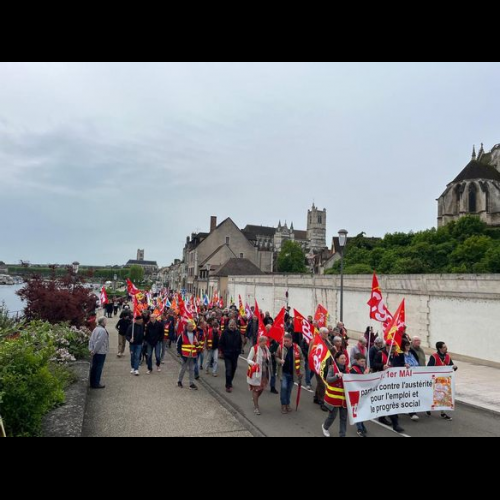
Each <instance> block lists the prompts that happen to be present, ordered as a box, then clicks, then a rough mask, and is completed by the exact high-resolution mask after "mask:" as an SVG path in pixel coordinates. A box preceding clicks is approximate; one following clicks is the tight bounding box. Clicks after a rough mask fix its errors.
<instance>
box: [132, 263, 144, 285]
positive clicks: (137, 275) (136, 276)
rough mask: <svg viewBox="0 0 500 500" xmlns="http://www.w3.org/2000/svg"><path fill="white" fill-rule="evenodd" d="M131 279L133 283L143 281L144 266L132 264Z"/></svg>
mask: <svg viewBox="0 0 500 500" xmlns="http://www.w3.org/2000/svg"><path fill="white" fill-rule="evenodd" d="M130 279H131V281H132V282H133V283H142V282H143V281H144V268H143V267H141V266H132V267H131V268H130Z"/></svg>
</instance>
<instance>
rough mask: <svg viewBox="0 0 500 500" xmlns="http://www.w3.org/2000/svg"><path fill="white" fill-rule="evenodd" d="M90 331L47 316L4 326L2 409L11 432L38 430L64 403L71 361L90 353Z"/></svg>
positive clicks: (22, 433)
mask: <svg viewBox="0 0 500 500" xmlns="http://www.w3.org/2000/svg"><path fill="white" fill-rule="evenodd" d="M89 338H90V331H89V330H86V329H82V328H76V327H70V326H69V325H51V324H50V323H46V322H43V321H33V322H31V323H19V324H13V325H12V324H11V325H9V326H8V327H0V414H1V415H2V417H3V419H4V423H5V425H6V430H7V434H8V435H9V436H37V435H38V434H39V433H40V428H41V423H42V419H43V417H44V415H45V414H46V413H48V412H49V411H50V410H52V409H53V408H54V407H56V406H58V405H60V404H62V403H64V389H65V388H66V387H67V386H68V385H69V384H70V383H71V382H72V381H73V379H74V376H73V375H72V373H71V372H70V371H69V369H68V368H67V364H68V362H70V361H75V360H76V359H82V358H85V357H88V342H89Z"/></svg>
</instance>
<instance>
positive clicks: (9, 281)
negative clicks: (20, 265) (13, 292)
mask: <svg viewBox="0 0 500 500" xmlns="http://www.w3.org/2000/svg"><path fill="white" fill-rule="evenodd" d="M0 285H15V282H14V279H13V278H12V277H11V276H8V275H7V274H0Z"/></svg>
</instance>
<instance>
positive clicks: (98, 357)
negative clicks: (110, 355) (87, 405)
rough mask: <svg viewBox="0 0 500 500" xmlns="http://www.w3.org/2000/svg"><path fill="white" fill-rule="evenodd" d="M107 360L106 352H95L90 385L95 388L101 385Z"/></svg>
mask: <svg viewBox="0 0 500 500" xmlns="http://www.w3.org/2000/svg"><path fill="white" fill-rule="evenodd" d="M105 361H106V354H94V357H93V358H92V367H91V369H90V387H92V388H93V389H95V388H96V387H99V386H100V385H101V377H102V371H103V369H104V363H105Z"/></svg>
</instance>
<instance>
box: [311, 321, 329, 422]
mask: <svg viewBox="0 0 500 500" xmlns="http://www.w3.org/2000/svg"><path fill="white" fill-rule="evenodd" d="M319 340H321V342H322V344H323V346H324V348H325V349H327V350H328V351H329V353H330V355H332V356H333V355H334V354H335V353H336V349H335V347H334V346H333V345H332V344H330V340H329V338H328V328H321V330H320V331H319ZM316 344H317V342H316V341H313V342H311V344H310V346H309V359H311V357H312V355H313V352H314V349H315V348H316ZM310 367H311V369H315V370H317V367H314V365H312V364H310ZM314 373H315V374H316V382H317V387H316V394H315V395H314V404H317V405H319V406H320V407H321V410H322V411H324V412H327V411H328V408H327V407H326V406H325V390H326V386H325V381H324V375H323V374H322V373H318V371H315V372H314Z"/></svg>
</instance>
